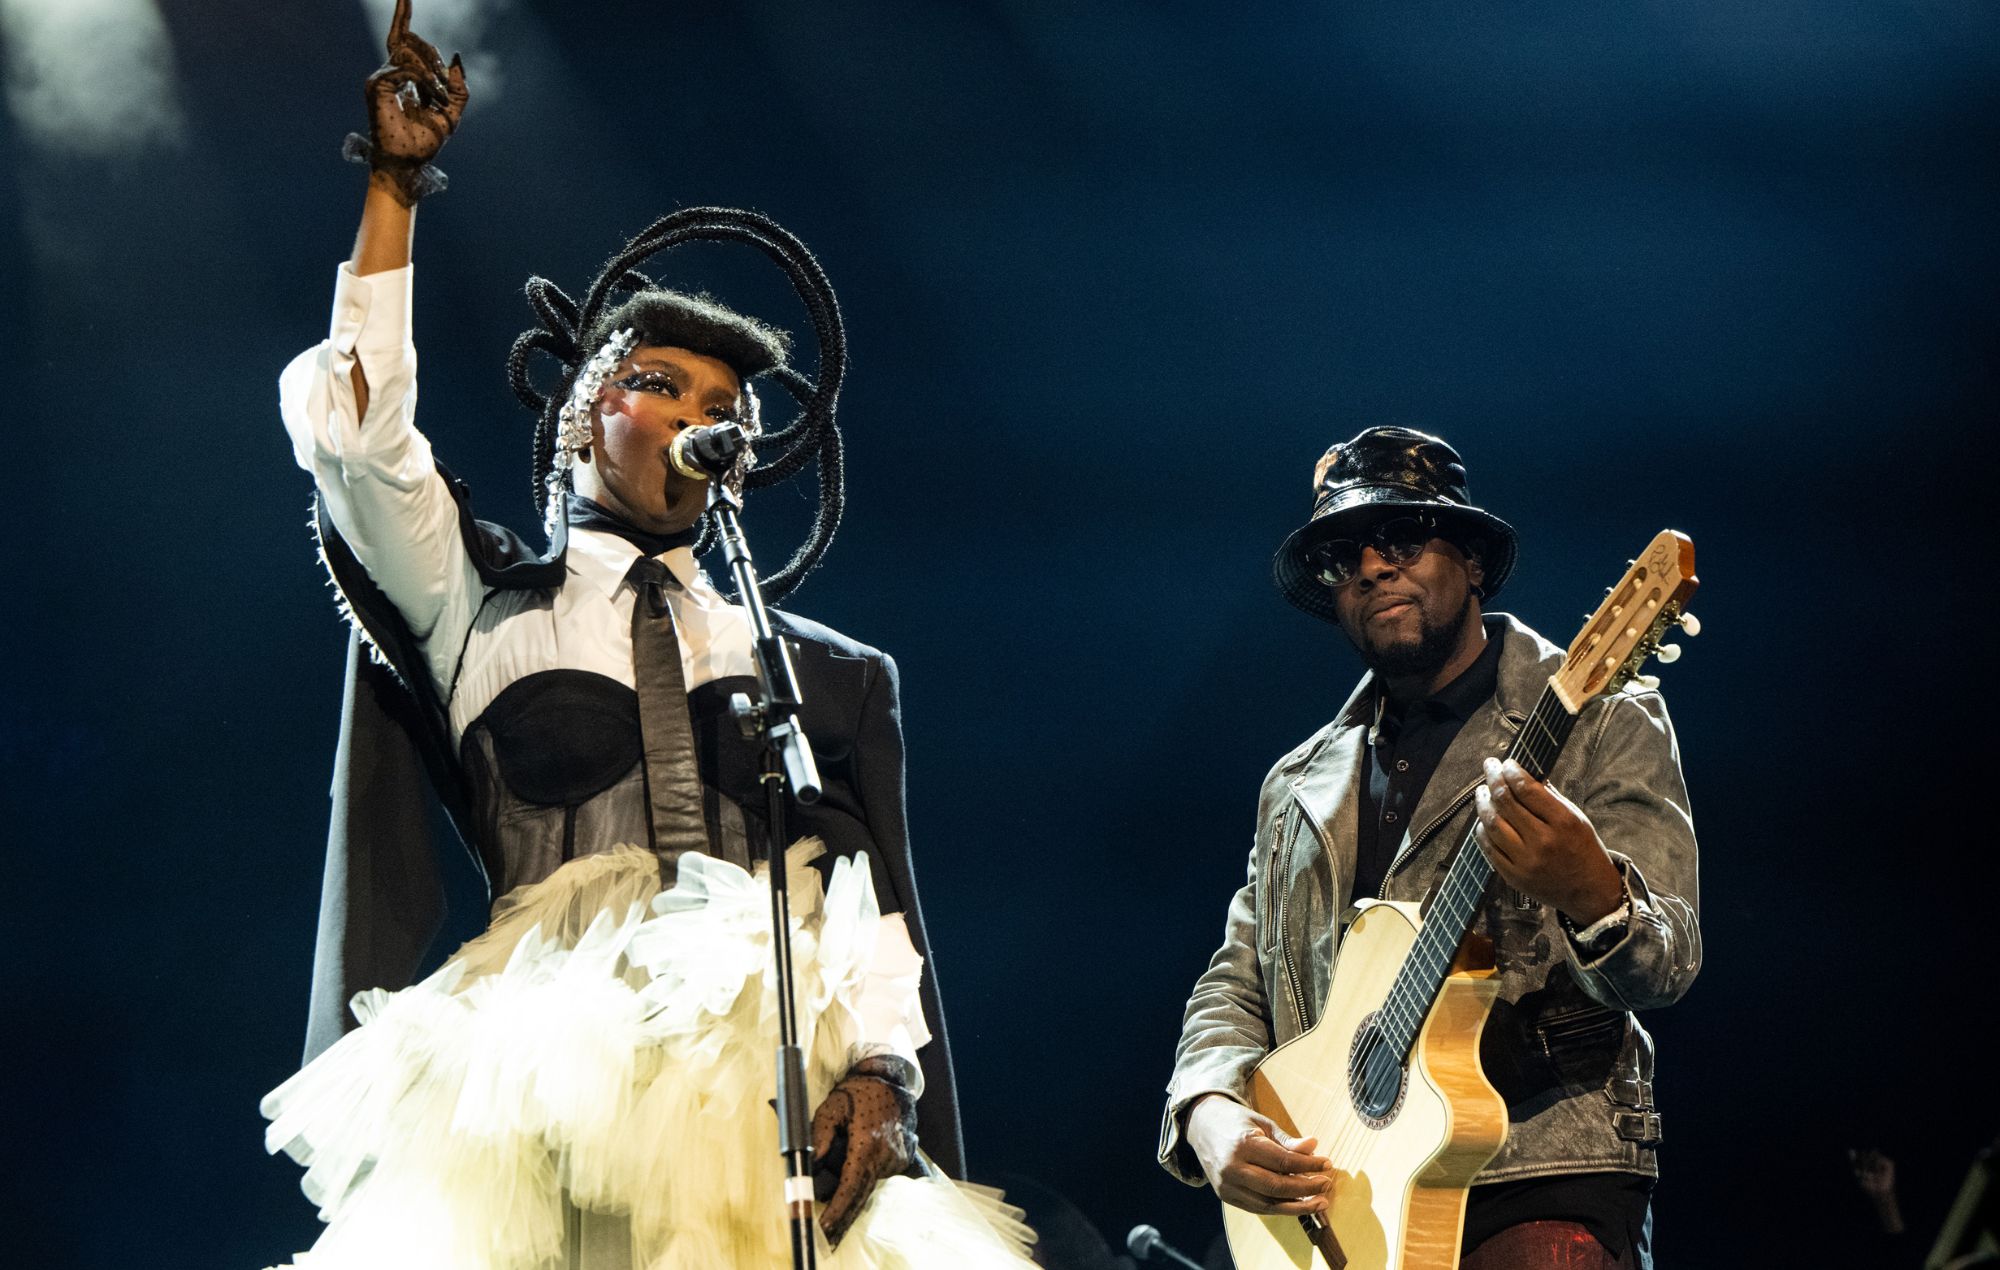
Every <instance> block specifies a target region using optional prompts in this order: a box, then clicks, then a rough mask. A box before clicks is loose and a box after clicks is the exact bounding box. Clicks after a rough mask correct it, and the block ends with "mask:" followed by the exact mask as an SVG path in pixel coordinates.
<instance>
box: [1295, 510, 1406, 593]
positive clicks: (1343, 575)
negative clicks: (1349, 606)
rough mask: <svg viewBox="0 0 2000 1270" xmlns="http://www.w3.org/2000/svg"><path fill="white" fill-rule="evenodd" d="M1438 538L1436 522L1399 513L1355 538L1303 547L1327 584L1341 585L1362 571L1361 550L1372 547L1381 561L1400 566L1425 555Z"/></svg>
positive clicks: (1317, 572) (1317, 573)
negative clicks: (1431, 542) (1433, 541)
mask: <svg viewBox="0 0 2000 1270" xmlns="http://www.w3.org/2000/svg"><path fill="white" fill-rule="evenodd" d="M1435 537H1437V522H1436V521H1434V520H1432V519H1431V518H1430V517H1428V516H1398V517H1396V519H1394V520H1385V521H1383V522H1382V523H1381V524H1379V525H1376V526H1375V527H1374V528H1372V529H1370V530H1369V531H1368V532H1367V533H1364V534H1362V535H1361V536H1359V537H1358V538H1331V539H1328V540H1327V541H1326V542H1321V543H1315V544H1314V545H1313V546H1311V547H1308V548H1307V549H1306V565H1307V567H1308V568H1310V569H1311V570H1312V571H1313V573H1314V574H1315V575H1316V576H1317V577H1318V578H1319V580H1320V581H1321V582H1322V583H1324V584H1325V585H1327V586H1330V587H1344V586H1346V585H1347V584H1348V583H1350V582H1352V581H1354V579H1355V578H1357V577H1359V576H1360V574H1361V552H1362V549H1363V548H1365V547H1373V548H1375V554H1376V555H1378V556H1380V557H1382V560H1383V562H1384V563H1387V564H1392V565H1395V566H1396V567H1397V568H1399V569H1400V568H1402V567H1403V566H1404V565H1407V564H1410V563H1411V562H1413V561H1415V560H1416V558H1417V557H1418V556H1421V555H1422V554H1424V548H1425V547H1427V546H1429V545H1430V541H1431V539H1433V538H1435Z"/></svg>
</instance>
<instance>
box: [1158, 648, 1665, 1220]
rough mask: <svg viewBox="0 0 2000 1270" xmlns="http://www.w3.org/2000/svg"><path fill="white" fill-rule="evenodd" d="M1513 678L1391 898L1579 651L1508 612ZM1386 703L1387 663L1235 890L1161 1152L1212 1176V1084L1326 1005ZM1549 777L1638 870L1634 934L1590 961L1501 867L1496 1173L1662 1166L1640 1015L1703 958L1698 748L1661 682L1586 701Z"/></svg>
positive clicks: (1472, 740)
mask: <svg viewBox="0 0 2000 1270" xmlns="http://www.w3.org/2000/svg"><path fill="white" fill-rule="evenodd" d="M1486 627H1487V635H1488V637H1489V638H1494V637H1501V638H1504V640H1505V643H1504V645H1503V646H1502V648H1501V652H1500V672H1499V685H1498V687H1497V688H1496V689H1495V692H1494V695H1493V699H1492V700H1491V701H1489V702H1487V703H1486V705H1484V706H1482V707H1481V708H1480V709H1479V710H1478V711H1476V712H1475V713H1474V714H1473V716H1472V718H1471V719H1469V720H1467V721H1466V724H1465V726H1464V728H1463V729H1462V730H1461V731H1460V732H1459V734H1458V736H1457V738H1456V739H1454V740H1453V742H1452V744H1451V748H1450V749H1448V750H1447V751H1446V752H1445V755H1444V757H1443V759H1442V760H1441V761H1440V762H1439V763H1438V766H1437V770H1436V772H1435V773H1434V774H1433V775H1432V777H1431V781H1430V784H1429V786H1428V787H1427V788H1426V789H1425V790H1424V794H1423V797H1422V799H1421V800H1420V801H1419V803H1418V806H1417V812H1416V815H1415V816H1414V817H1412V822H1411V823H1412V829H1411V830H1410V831H1409V832H1408V833H1406V835H1405V837H1404V839H1403V843H1402V846H1401V848H1400V850H1399V851H1398V853H1397V855H1396V857H1395V860H1394V862H1393V863H1392V864H1391V866H1390V870H1389V875H1388V878H1387V879H1386V881H1385V882H1384V884H1383V898H1384V899H1390V900H1421V899H1423V898H1424V897H1425V895H1426V894H1428V893H1429V891H1430V889H1431V887H1432V885H1433V884H1434V883H1435V882H1437V881H1438V880H1439V879H1440V878H1442V877H1443V875H1444V871H1445V868H1446V867H1447V865H1448V864H1449V862H1450V858H1451V855H1452V852H1453V851H1454V849H1455V848H1456V847H1457V846H1458V844H1459V842H1460V841H1461V840H1462V839H1463V838H1464V836H1465V833H1466V831H1467V829H1468V828H1469V827H1470V826H1471V825H1472V823H1473V810H1472V790H1473V788H1474V786H1475V785H1476V784H1478V783H1479V781H1480V779H1481V776H1480V764H1481V761H1482V760H1483V759H1484V758H1485V757H1486V756H1488V755H1500V754H1504V753H1505V752H1506V750H1507V747H1508V745H1509V744H1510V743H1511V742H1512V741H1513V738H1514V734H1515V732H1516V731H1517V730H1518V729H1519V728H1520V726H1521V724H1522V722H1523V720H1524V719H1525V718H1526V717H1527V715H1528V712H1529V711H1530V710H1532V709H1533V707H1534V704H1535V701H1536V699H1537V698H1538V697H1539V696H1540V695H1541V692H1542V689H1543V687H1544V685H1545V684H1546V683H1547V681H1548V679H1549V677H1550V675H1552V674H1554V673H1555V670H1556V668H1557V667H1559V666H1560V665H1561V662H1562V650H1561V649H1558V648H1556V647H1555V646H1554V645H1552V644H1550V643H1549V642H1548V641H1547V640H1544V639H1543V638H1542V637H1541V636H1539V635H1537V634H1536V633H1535V632H1534V631H1532V630H1530V629H1528V627H1526V626H1524V625H1522V624H1521V623H1520V622H1518V621H1516V620H1515V619H1513V618H1511V617H1508V616H1506V615H1504V614H1496V615H1490V616H1488V617H1487V618H1486ZM1376 717H1377V713H1376V685H1375V681H1374V677H1373V676H1372V675H1370V676H1368V677H1365V678H1363V679H1362V681H1361V683H1360V685H1359V686H1358V687H1356V688H1355V690H1354V694H1353V696H1351V697H1350V698H1348V701H1347V704H1346V705H1345V706H1344V707H1342V709H1341V711H1340V713H1339V715H1338V716H1337V717H1336V718H1335V719H1334V720H1333V722H1331V723H1329V724H1328V725H1327V726H1326V727H1324V728H1322V729H1321V730H1320V731H1319V732H1318V733H1316V734H1315V735H1314V736H1313V737H1312V738H1311V739H1310V740H1308V741H1307V742H1306V743H1305V744H1304V745H1301V746H1299V747H1298V748H1297V749H1295V750H1293V751H1292V752H1291V753H1290V754H1287V755H1286V756H1285V757H1284V758H1282V759H1280V760H1279V761H1278V764H1277V766H1275V767H1273V768H1272V769H1271V773H1270V775H1269V776H1267V777H1265V778H1264V788H1263V793H1262V796H1261V797H1260V799H1259V800H1258V807H1257V832H1256V839H1255V843H1254V845H1253V846H1252V848H1251V852H1250V867H1249V880H1248V881H1246V882H1245V883H1244V885H1243V888H1242V889H1241V890H1239V891H1238V892H1237V893H1236V896H1235V898H1234V899H1233V900H1232V901H1231V902H1230V905H1229V917H1228V921H1227V924H1226V925H1225V927H1224V931H1223V940H1222V947H1221V948H1219V949H1217V950H1216V953H1215V956H1214V958H1213V959H1212V960H1211V961H1210V962H1209V966H1208V970H1207V972H1206V973H1204V974H1203V975H1202V976H1201V979H1200V980H1199V981H1198V982H1197V983H1196V984H1195V987H1194V992H1193V994H1192V995H1191V996H1190V997H1189V998H1188V1004H1187V1014H1186V1017H1185V1019H1184V1021H1183V1023H1182V1028H1181V1040H1180V1047H1179V1049H1178V1051H1177V1052H1176V1055H1175V1061H1174V1072H1173V1077H1172V1079H1171V1080H1170V1081H1169V1083H1168V1086H1167V1107H1166V1115H1165V1118H1164V1121H1163V1124H1162V1126H1161V1130H1160V1149H1159V1159H1160V1163H1161V1165H1162V1166H1164V1167H1165V1168H1166V1169H1167V1171H1168V1172H1170V1173H1172V1174H1174V1175H1175V1176H1176V1177H1178V1178H1180V1179H1181V1180H1182V1181H1185V1182H1188V1183H1190V1184H1193V1185H1200V1184H1201V1183H1202V1181H1203V1178H1202V1173H1201V1166H1200V1163H1199V1162H1198V1161H1197V1160H1196V1159H1195V1157H1194V1153H1193V1152H1192V1151H1191V1150H1190V1149H1189V1148H1188V1145H1187V1142H1186V1139H1185V1137H1184V1131H1185V1119H1186V1111H1187V1108H1188V1105H1189V1104H1190V1103H1192V1102H1193V1101H1194V1100H1195V1099H1197V1098H1199V1097H1201V1096H1202V1095H1203V1094H1207V1093H1222V1094H1226V1095H1228V1096H1230V1097H1232V1098H1237V1099H1239V1100H1244V1101H1247V1098H1246V1097H1245V1091H1246V1089H1247V1087H1248V1083H1249V1076H1250V1072H1251V1070H1252V1069H1253V1068H1254V1067H1256V1065H1257V1063H1258V1061H1259V1060H1260V1059H1262V1058H1263V1057H1264V1055H1265V1054H1266V1053H1267V1052H1269V1051H1270V1050H1271V1049H1273V1048H1275V1047H1276V1046H1279V1045H1282V1044H1284V1043H1285V1042H1286V1041H1289V1040H1291V1039H1292V1038H1293V1037H1295V1036H1298V1035H1299V1034H1300V1033H1302V1032H1303V1031H1305V1030H1306V1029H1307V1028H1308V1027H1310V1026H1311V1025H1312V1024H1313V1022H1314V1021H1315V1020H1317V1019H1318V1017H1319V1015H1320V1011H1321V1008H1322V1005H1323V1003H1324V1001H1325V997H1326V991H1327V984H1328V980H1329V978H1330V975H1331V970H1332V965H1333V956H1334V949H1335V946H1336V944H1337V942H1338V939H1339V935H1340V932H1341V931H1342V930H1344V929H1345V922H1344V921H1337V920H1336V918H1338V917H1340V916H1341V915H1342V914H1343V913H1345V911H1346V910H1347V908H1348V904H1349V900H1350V896H1349V894H1348V890H1349V887H1350V885H1351V884H1352V878H1353V873H1354V859H1355V843H1356V838H1357V826H1356V815H1357V812H1356V807H1357V782H1358V781H1359V780H1360V779H1361V778H1362V771H1363V766H1362V765H1363V760H1364V757H1365V752H1364V748H1363V747H1364V746H1365V745H1366V744H1367V737H1368V733H1369V731H1370V729H1371V727H1372V726H1373V724H1374V721H1375V719H1376ZM1550 783H1551V784H1553V785H1554V786H1555V787H1556V788H1558V789H1559V790H1561V791H1562V792H1563V793H1564V794H1566V795H1567V796H1568V797H1569V798H1570V799H1571V800H1572V801H1574V802H1575V803H1577V804H1578V806H1580V807H1581V808H1582V809H1583V811H1584V814H1586V815H1587V816H1589V817H1590V820H1591V823H1592V824H1593V825H1594V826H1595V827H1596V829H1597V833H1598V836H1599V837H1600V838H1601V839H1602V840H1603V842H1604V845H1605V847H1606V849H1607V850H1609V851H1610V853H1611V856H1612V859H1613V860H1614V861H1615V862H1616V863H1617V865H1618V869H1619V871H1620V873H1621V874H1623V876H1624V881H1625V888H1626V892H1627V896H1628V898H1629V899H1630V901H1631V918H1630V920H1629V922H1628V923H1627V927H1626V931H1625V934H1624V935H1623V936H1622V937H1621V938H1620V939H1619V940H1618V942H1617V943H1616V944H1615V945H1614V946H1613V947H1611V948H1610V949H1609V950H1607V951H1605V952H1604V953H1602V954H1601V955H1599V956H1598V957H1596V958H1594V959H1591V960H1585V959H1584V958H1583V956H1582V955H1581V954H1580V953H1579V951H1578V949H1577V948H1576V946H1575V945H1574V944H1573V943H1572V941H1571V940H1570V938H1569V937H1568V935H1567V934H1566V933H1565V932H1564V930H1563V928H1562V927H1561V925H1560V924H1559V923H1558V919H1557V914H1556V913H1555V912H1554V911H1553V910H1552V909H1549V908H1546V907H1544V906H1542V905H1540V904H1537V903H1536V902H1534V901H1533V900H1530V899H1528V898H1527V897H1525V896H1523V895H1521V894H1519V893H1518V892H1515V891H1514V890H1513V889H1512V888H1510V887H1508V886H1507V885H1506V884H1505V883H1504V882H1503V881H1501V880H1500V879H1498V878H1495V879H1494V881H1493V883H1492V884H1491V885H1490V886H1489V887H1488V890H1487V895H1486V902H1485V905H1484V906H1483V908H1482V910H1481V912H1480V914H1479V916H1478V917H1477V918H1476V919H1475V924H1476V927H1477V928H1478V929H1480V930H1481V931H1482V933H1484V934H1485V935H1487V936H1488V937H1489V938H1491V939H1492V940H1493V942H1494V945H1495V953H1496V958H1497V962H1498V968H1499V971H1500V982H1501V987H1500V996H1499V1000H1498V1002H1496V1004H1495V1005H1494V1008H1493V1013H1492V1016H1491V1017H1490V1018H1489V1019H1488V1020H1487V1024H1486V1030H1485V1033H1484V1035H1483V1036H1482V1038H1481V1044H1480V1058H1481V1061H1482V1063H1483V1064H1484V1066H1485V1069H1486V1075H1487V1079H1489V1080H1490V1081H1491V1082H1492V1083H1493V1085H1494V1087H1495V1088H1496V1089H1497V1090H1498V1091H1499V1092H1500V1094H1501V1096H1502V1097H1503V1098H1505V1099H1506V1102H1507V1114H1508V1126H1507V1139H1506V1143H1505V1144H1504V1145H1503V1146H1502V1147H1501V1148H1500V1153H1499V1154H1498V1155H1496V1156H1495V1157H1494V1158H1493V1161H1492V1162H1491V1163H1490V1164H1489V1165H1488V1166H1487V1167H1486V1169H1485V1170H1484V1171H1482V1172H1481V1173H1480V1175H1479V1177H1478V1179H1477V1180H1478V1181H1481V1182H1497V1181H1508V1180H1518V1179H1522V1178H1530V1177H1542V1176H1548V1175H1552V1174H1559V1173H1586V1172H1604V1171H1616V1172H1630V1173H1642V1174H1648V1175H1657V1173H1658V1167H1657V1164H1656V1163H1655V1159H1654V1156H1655V1150H1656V1148H1657V1147H1658V1145H1659V1142H1660V1115H1659V1112H1658V1110H1657V1108H1656V1107H1655V1106H1654V1104H1653V1040H1652V1037H1651V1036H1650V1035H1648V1034H1647V1032H1646V1030H1645V1028H1643V1027H1641V1026H1640V1025H1639V1021H1638V1019H1637V1018H1636V1017H1634V1013H1633V1012H1634V1011H1636V1010H1645V1009H1652V1008H1655V1007H1658V1006H1663V1005H1668V1004H1671V1003H1672V1002H1674V1001H1676V1000H1678V999H1679V998H1680V996H1681V994H1682V993H1684V992H1686V991H1687V988H1688V985H1689V984H1690V983H1691V982H1692V981H1693V980H1694V977H1695V972H1696V971H1697V970H1698V969H1699V968H1700V966H1701V932H1700V927H1699V925H1698V924H1697V919H1696V906H1695V839H1694V823H1693V820H1692V818H1691V817H1690V815H1689V813H1688V799H1687V790H1686V787H1685V785H1684V784H1683V782H1682V780H1681V768H1680V753H1679V750H1678V748H1677V746H1676V745H1675V742H1674V730H1673V725H1672V724H1671V723H1670V722H1668V719H1667V708H1666V703H1665V702H1664V701H1663V700H1661V698H1660V695H1659V693H1658V692H1657V691H1651V690H1640V689H1636V688H1628V689H1626V690H1625V691H1623V692H1620V693H1617V694H1614V695H1611V696H1608V697H1602V698H1599V699H1598V700H1596V701H1594V702H1592V703H1591V704H1590V705H1588V706H1586V707H1585V709H1584V711H1583V714H1582V716H1581V717H1580V718H1579V719H1578V720H1577V724H1576V728H1575V730H1574V731H1573V732H1572V733H1571V734H1570V738H1569V743H1568V745H1567V746H1566V747H1565V749H1564V750H1563V753H1562V755H1561V757H1560V758H1559V759H1558V760H1557V761H1556V765H1555V767H1554V769H1553V770H1552V771H1551V772H1550Z"/></svg>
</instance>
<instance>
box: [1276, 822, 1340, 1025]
mask: <svg viewBox="0 0 2000 1270" xmlns="http://www.w3.org/2000/svg"><path fill="white" fill-rule="evenodd" d="M1300 821H1305V822H1307V823H1309V824H1311V825H1312V827H1313V837H1315V838H1319V837H1320V833H1319V824H1318V822H1317V821H1314V820H1313V818H1312V817H1311V815H1309V814H1307V809H1306V807H1305V805H1304V804H1303V803H1302V802H1301V801H1300V799H1299V795H1298V791H1297V790H1293V791H1292V808H1291V812H1290V814H1289V815H1288V816H1287V817H1286V823H1285V841H1284V846H1283V850H1284V853H1285V854H1284V857H1283V863H1284V864H1286V865H1289V864H1290V863H1291V860H1292V843H1293V842H1295V841H1296V840H1297V839H1298V836H1299V822H1300ZM1320 850H1321V851H1322V852H1324V851H1326V841H1325V839H1323V838H1321V839H1320ZM1332 859H1333V857H1332V855H1331V854H1328V855H1327V860H1328V862H1329V863H1331V862H1332ZM1283 872H1284V870H1282V869H1281V870H1280V875H1281V876H1282V874H1283ZM1287 890H1289V887H1287ZM1278 951H1279V952H1280V953H1281V954H1282V955H1283V956H1284V959H1285V983H1286V985H1287V986H1288V987H1289V988H1290V989H1291V999H1292V1017H1293V1018H1294V1019H1295V1020H1297V1021H1298V1025H1299V1031H1300V1032H1304V1031H1305V1030H1306V999H1305V992H1304V990H1303V989H1301V988H1300V987H1299V967H1298V961H1297V959H1295V958H1294V957H1293V956H1292V941H1291V940H1289V939H1286V938H1285V891H1280V892H1279V893H1278Z"/></svg>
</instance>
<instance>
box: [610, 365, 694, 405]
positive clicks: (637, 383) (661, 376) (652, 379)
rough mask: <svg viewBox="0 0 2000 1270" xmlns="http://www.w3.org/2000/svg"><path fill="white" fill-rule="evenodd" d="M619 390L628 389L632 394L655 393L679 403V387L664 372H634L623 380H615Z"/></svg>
mask: <svg viewBox="0 0 2000 1270" xmlns="http://www.w3.org/2000/svg"><path fill="white" fill-rule="evenodd" d="M616 383H617V384H618V386H619V387H620V388H630V389H631V390H632V391H634V392H656V393H661V394H664V395H665V396H668V397H672V398H673V399H674V400H676V401H679V400H680V396H681V387H680V385H679V384H677V383H675V382H674V381H673V378H672V377H671V376H670V375H668V374H667V373H666V372H664V371H658V370H635V371H633V372H632V373H631V374H629V375H627V376H625V378H623V379H620V380H617V381H616Z"/></svg>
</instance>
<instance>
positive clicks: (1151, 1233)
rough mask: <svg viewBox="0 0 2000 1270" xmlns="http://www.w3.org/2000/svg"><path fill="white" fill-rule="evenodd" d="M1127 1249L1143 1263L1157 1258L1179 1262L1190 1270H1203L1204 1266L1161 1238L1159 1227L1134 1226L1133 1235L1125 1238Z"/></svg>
mask: <svg viewBox="0 0 2000 1270" xmlns="http://www.w3.org/2000/svg"><path fill="white" fill-rule="evenodd" d="M1125 1247H1126V1250H1127V1251H1129V1252H1130V1253H1131V1254H1132V1255H1133V1256H1134V1257H1137V1258H1138V1259H1139V1260H1141V1261H1151V1260H1153V1259H1154V1258H1155V1257H1158V1258H1159V1259H1161V1260H1163V1261H1178V1262H1179V1263H1180V1264H1182V1265H1184V1266H1187V1267H1188V1270H1202V1264H1201V1262H1199V1261H1196V1260H1195V1259H1194V1258H1193V1257H1190V1256H1188V1255H1187V1254H1186V1253H1184V1252H1182V1251H1181V1250H1180V1249H1178V1248H1176V1247H1174V1246H1173V1245H1172V1244H1170V1243H1168V1242H1167V1241H1166V1240H1165V1239H1163V1238H1161V1237H1160V1228H1159V1227H1158V1226H1134V1227H1132V1233H1131V1234H1129V1235H1127V1236H1125Z"/></svg>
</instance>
